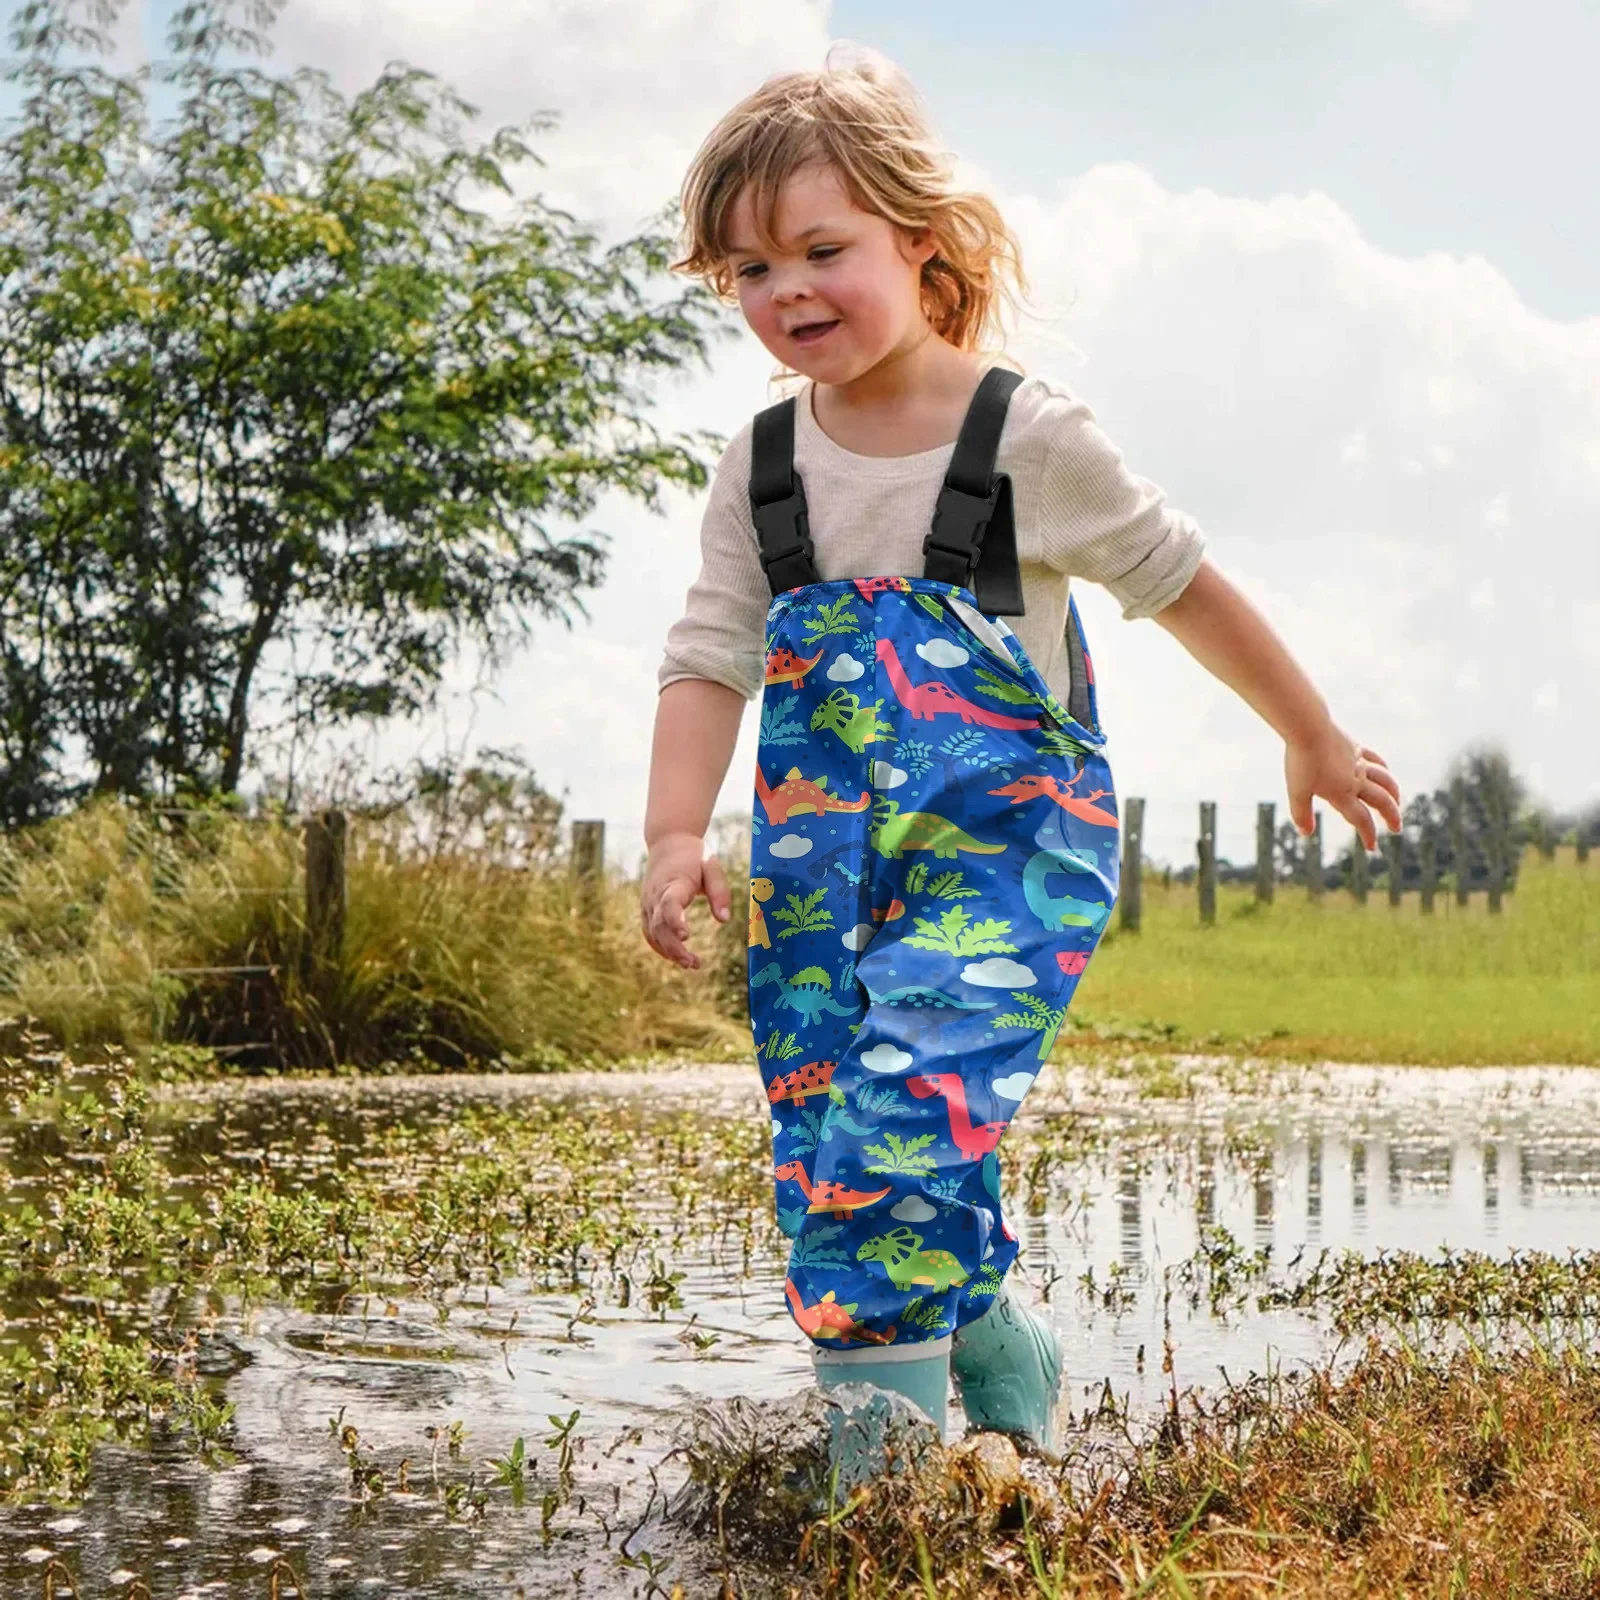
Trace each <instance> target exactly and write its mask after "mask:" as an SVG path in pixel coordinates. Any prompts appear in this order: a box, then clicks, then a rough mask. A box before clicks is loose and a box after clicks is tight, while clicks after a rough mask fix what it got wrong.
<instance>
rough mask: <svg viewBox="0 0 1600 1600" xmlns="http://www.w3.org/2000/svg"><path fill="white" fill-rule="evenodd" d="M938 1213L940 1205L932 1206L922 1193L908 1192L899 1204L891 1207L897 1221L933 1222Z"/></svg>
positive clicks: (890, 1212)
mask: <svg viewBox="0 0 1600 1600" xmlns="http://www.w3.org/2000/svg"><path fill="white" fill-rule="evenodd" d="M938 1214H939V1210H938V1207H937V1206H930V1205H929V1204H928V1202H927V1201H926V1200H924V1199H923V1198H922V1196H921V1195H920V1194H908V1195H907V1196H906V1197H905V1199H904V1200H902V1201H901V1202H900V1204H899V1205H897V1206H891V1207H890V1208H889V1215H890V1216H891V1217H893V1218H894V1219H895V1221H897V1222H932V1221H933V1219H934V1218H935V1217H936V1216H938Z"/></svg>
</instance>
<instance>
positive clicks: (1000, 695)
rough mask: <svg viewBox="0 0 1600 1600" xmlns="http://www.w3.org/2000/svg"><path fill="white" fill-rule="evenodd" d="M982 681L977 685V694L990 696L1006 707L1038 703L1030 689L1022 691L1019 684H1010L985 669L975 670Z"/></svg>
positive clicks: (1036, 696) (1037, 698)
mask: <svg viewBox="0 0 1600 1600" xmlns="http://www.w3.org/2000/svg"><path fill="white" fill-rule="evenodd" d="M975 670H976V672H977V675H978V677H979V678H980V679H981V680H982V681H981V682H980V683H979V684H978V693H979V694H986V695H991V696H993V697H994V699H996V700H1004V701H1005V702H1006V704H1007V705H1013V706H1036V705H1038V704H1039V703H1040V701H1039V697H1038V695H1036V694H1035V693H1034V692H1033V691H1032V690H1031V689H1024V688H1023V687H1022V685H1021V684H1020V683H1010V682H1008V681H1007V680H1006V679H1004V678H1001V677H998V676H996V675H995V674H994V673H992V672H990V671H989V669H988V668H987V667H978V668H976V669H975Z"/></svg>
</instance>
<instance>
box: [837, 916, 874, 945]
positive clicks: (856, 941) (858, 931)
mask: <svg viewBox="0 0 1600 1600" xmlns="http://www.w3.org/2000/svg"><path fill="white" fill-rule="evenodd" d="M877 931H878V930H877V929H876V928H875V927H874V926H873V925H872V924H871V923H870V922H858V923H857V924H856V925H855V927H853V928H850V929H847V930H846V931H845V932H844V933H841V934H840V935H839V939H840V941H841V943H843V945H844V947H845V949H847V950H865V949H866V948H867V941H868V940H869V939H870V938H871V937H872V936H873V934H875V933H876V932H877Z"/></svg>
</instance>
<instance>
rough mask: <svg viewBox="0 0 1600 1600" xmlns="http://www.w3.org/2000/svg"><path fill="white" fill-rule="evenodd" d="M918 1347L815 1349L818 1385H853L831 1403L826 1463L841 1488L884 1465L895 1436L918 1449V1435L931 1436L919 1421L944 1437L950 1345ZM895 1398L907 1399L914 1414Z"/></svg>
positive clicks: (838, 1387) (833, 1387) (827, 1388)
mask: <svg viewBox="0 0 1600 1600" xmlns="http://www.w3.org/2000/svg"><path fill="white" fill-rule="evenodd" d="M914 1348H915V1346H912V1347H910V1349H907V1350H905V1351H897V1352H894V1353H893V1354H891V1353H889V1352H887V1351H882V1350H872V1351H867V1350H861V1351H855V1350H852V1351H832V1350H828V1351H825V1350H822V1349H820V1348H819V1349H815V1350H814V1351H813V1366H814V1368H815V1371H816V1375H817V1387H818V1388H819V1389H821V1390H823V1391H824V1392H825V1393H826V1392H829V1391H833V1390H844V1389H848V1390H851V1391H854V1392H850V1393H845V1394H841V1395H840V1396H839V1403H838V1404H837V1405H834V1406H830V1407H829V1417H828V1422H829V1438H828V1463H829V1466H830V1467H832V1468H836V1469H837V1472H838V1479H837V1488H838V1492H839V1493H840V1494H844V1493H845V1492H847V1491H848V1490H850V1489H853V1488H854V1487H855V1486H856V1485H857V1484H859V1483H864V1482H866V1481H867V1480H868V1479H869V1478H872V1477H875V1476H876V1475H877V1474H878V1473H880V1472H882V1471H884V1470H885V1467H886V1466H887V1465H888V1464H889V1459H890V1455H891V1451H892V1449H893V1447H894V1446H895V1445H896V1443H897V1442H903V1443H904V1444H906V1445H908V1446H909V1447H910V1448H911V1450H912V1451H913V1453H914V1451H915V1447H916V1442H917V1436H918V1435H920V1436H921V1439H922V1440H923V1441H926V1440H927V1439H928V1437H929V1435H928V1434H927V1431H926V1428H925V1427H919V1426H917V1424H919V1423H931V1424H932V1428H933V1436H934V1437H937V1439H938V1441H939V1442H940V1443H941V1444H942V1443H943V1442H944V1439H945V1411H946V1407H947V1405H948V1401H949V1394H950V1349H951V1347H950V1345H949V1343H948V1342H945V1343H943V1345H942V1348H941V1349H940V1350H939V1352H938V1354H936V1355H911V1353H910V1351H911V1349H914ZM897 1400H901V1401H908V1402H909V1403H910V1408H911V1409H912V1411H913V1415H912V1416H910V1417H908V1416H907V1414H906V1412H907V1408H906V1407H905V1406H903V1405H900V1404H897ZM908 1424H909V1426H908Z"/></svg>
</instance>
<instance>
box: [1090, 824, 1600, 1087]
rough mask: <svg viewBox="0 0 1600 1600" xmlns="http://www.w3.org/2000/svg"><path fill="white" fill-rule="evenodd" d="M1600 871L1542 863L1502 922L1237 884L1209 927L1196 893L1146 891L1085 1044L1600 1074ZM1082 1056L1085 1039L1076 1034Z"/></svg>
mask: <svg viewBox="0 0 1600 1600" xmlns="http://www.w3.org/2000/svg"><path fill="white" fill-rule="evenodd" d="M1597 993H1600V864H1597V863H1584V864H1582V865H1580V864H1579V863H1578V862H1577V861H1576V859H1575V856H1574V852H1573V851H1571V850H1570V849H1563V850H1560V851H1558V852H1557V853H1556V855H1555V857H1554V858H1553V859H1551V860H1545V859H1544V858H1542V857H1540V856H1538V855H1536V854H1533V853H1531V852H1530V853H1529V854H1528V856H1527V857H1525V859H1524V861H1523V863H1522V867H1521V870H1520V873H1519V876H1518V882H1517V888H1516V891H1515V893H1513V894H1510V895H1508V896H1507V897H1506V900H1505V906H1504V909H1503V911H1502V912H1501V913H1500V914H1499V915H1498V916H1491V915H1490V914H1489V911H1488V908H1487V905H1486V902H1485V897H1484V896H1482V895H1478V896H1475V897H1474V898H1473V899H1472V900H1471V901H1470V902H1469V903H1468V904H1467V905H1466V906H1465V907H1460V906H1457V905H1456V904H1455V902H1454V900H1453V898H1452V897H1450V896H1448V895H1445V894H1441V895H1440V896H1439V898H1438V900H1437V902H1436V909H1435V911H1434V913H1433V914H1432V916H1424V915H1423V914H1422V911H1421V908H1420V902H1419V897H1418V896H1416V895H1414V894H1413V895H1409V896H1407V897H1406V898H1405V900H1403V901H1402V903H1401V904H1400V905H1399V906H1398V907H1391V906H1390V905H1389V904H1388V902H1387V900H1386V899H1384V898H1383V897H1382V896H1381V895H1374V896H1373V897H1372V898H1371V899H1370V900H1369V901H1368V902H1367V904H1366V905H1364V906H1363V905H1358V904H1357V903H1356V902H1355V901H1354V900H1353V899H1352V898H1351V897H1350V896H1349V895H1348V894H1329V895H1327V896H1326V897H1325V898H1324V899H1323V900H1322V901H1321V902H1320V903H1313V902H1312V901H1310V900H1309V899H1308V898H1307V896H1306V894H1305V892H1304V891H1303V890H1301V889H1294V888H1288V889H1285V888H1282V887H1280V888H1279V890H1278V894H1277V897H1276V899H1275V900H1274V902H1273V903H1272V904H1271V905H1268V906H1258V905H1257V904H1256V902H1255V900H1254V898H1253V894H1252V892H1251V890H1250V889H1249V888H1248V887H1243V886H1223V887H1221V888H1219V890H1218V894H1217V920H1216V923H1215V925H1214V926H1212V927H1205V926H1202V925H1201V923H1200V921H1199V917H1198V913H1197V911H1196V895H1195V890H1194V888H1193V887H1192V886H1190V887H1187V888H1184V887H1181V886H1177V885H1174V886H1172V887H1171V888H1167V889H1163V888H1162V886H1161V884H1160V881H1159V880H1152V879H1151V878H1150V877H1148V876H1147V878H1146V882H1145V886H1144V915H1143V927H1142V928H1141V929H1140V931H1139V932H1138V933H1137V934H1129V933H1125V932H1122V931H1120V930H1119V929H1118V928H1117V926H1116V919H1115V917H1114V918H1113V921H1112V925H1111V927H1110V928H1109V929H1108V930H1107V933H1106V935H1105V936H1104V937H1103V938H1102V940H1101V945H1100V948H1099V950H1098V951H1097V952H1096V954H1095V956H1094V959H1093V960H1092V961H1091V962H1090V963H1089V967H1088V970H1087V971H1086V972H1085V974H1084V977H1083V981H1082V983H1081V984H1080V985H1079V987H1078V990H1077V993H1076V995H1075V996H1074V999H1073V1010H1072V1015H1073V1017H1074V1019H1075V1020H1076V1022H1077V1024H1078V1030H1079V1031H1078V1033H1077V1035H1076V1036H1075V1037H1076V1042H1077V1044H1078V1045H1079V1046H1082V1045H1089V1046H1091V1047H1097V1046H1098V1045H1100V1044H1103V1043H1104V1041H1106V1040H1107V1039H1116V1038H1117V1037H1119V1036H1121V1037H1132V1038H1135V1039H1138V1040H1141V1041H1144V1042H1150V1041H1154V1042H1158V1043H1159V1042H1161V1041H1166V1042H1168V1043H1170V1044H1172V1045H1174V1046H1177V1047H1180V1048H1194V1047H1195V1046H1196V1045H1203V1046H1206V1047H1214V1048H1220V1049H1223V1050H1227V1049H1230V1048H1233V1049H1239V1050H1247V1051H1249V1052H1250V1053H1252V1054H1259V1055H1265V1056H1274V1057H1284V1058H1291V1059H1321V1060H1336V1061H1382V1062H1396V1063H1401V1062H1410V1063H1416V1064H1419V1065H1429V1064H1437V1065H1453V1064H1459V1065H1470V1064H1482V1063H1491V1062H1493V1063H1505V1064H1508V1065H1511V1064H1517V1063H1531V1062H1539V1063H1562V1062H1567V1063H1594V1062H1596V1061H1600V1004H1597V1003H1596V995H1597ZM1066 1043H1067V1046H1068V1049H1069V1051H1070V1050H1071V1048H1072V1047H1073V1038H1072V1036H1067V1038H1066Z"/></svg>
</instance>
